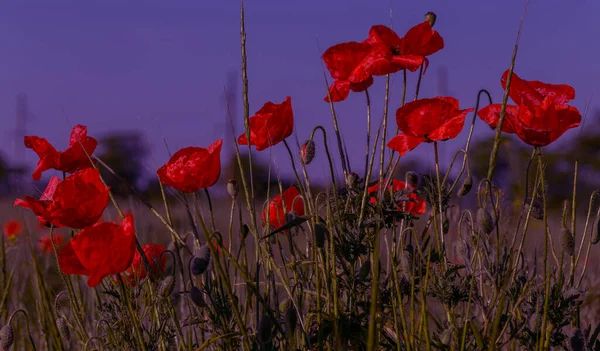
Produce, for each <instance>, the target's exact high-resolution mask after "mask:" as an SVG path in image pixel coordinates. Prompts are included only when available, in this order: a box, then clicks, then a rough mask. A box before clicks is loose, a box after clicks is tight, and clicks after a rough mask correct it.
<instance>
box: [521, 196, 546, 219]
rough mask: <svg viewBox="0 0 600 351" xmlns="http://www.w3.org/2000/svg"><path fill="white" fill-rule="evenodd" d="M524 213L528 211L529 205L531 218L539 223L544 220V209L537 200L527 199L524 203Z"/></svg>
mask: <svg viewBox="0 0 600 351" xmlns="http://www.w3.org/2000/svg"><path fill="white" fill-rule="evenodd" d="M525 205H526V206H525V211H529V206H530V205H531V217H533V218H534V219H537V220H538V221H541V220H542V219H544V209H543V207H542V203H541V202H540V201H539V200H538V199H533V201H531V199H527V201H526V202H525Z"/></svg>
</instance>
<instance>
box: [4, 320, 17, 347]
mask: <svg viewBox="0 0 600 351" xmlns="http://www.w3.org/2000/svg"><path fill="white" fill-rule="evenodd" d="M14 342H15V331H14V330H13V328H12V327H11V326H10V325H8V324H7V325H5V326H3V327H2V329H0V350H2V351H5V350H8V349H9V348H10V347H11V346H12V344H13V343H14Z"/></svg>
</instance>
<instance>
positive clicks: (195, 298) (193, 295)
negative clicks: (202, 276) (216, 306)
mask: <svg viewBox="0 0 600 351" xmlns="http://www.w3.org/2000/svg"><path fill="white" fill-rule="evenodd" d="M190 299H191V300H192V302H193V303H194V305H196V306H198V307H204V306H206V303H204V298H202V291H201V290H200V288H198V287H197V286H195V285H192V287H191V288H190Z"/></svg>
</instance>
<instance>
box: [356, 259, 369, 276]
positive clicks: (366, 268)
mask: <svg viewBox="0 0 600 351" xmlns="http://www.w3.org/2000/svg"><path fill="white" fill-rule="evenodd" d="M369 273H371V260H369V259H367V260H366V261H365V263H363V265H362V267H360V271H359V272H358V279H359V280H363V281H364V280H367V277H368V276H369Z"/></svg>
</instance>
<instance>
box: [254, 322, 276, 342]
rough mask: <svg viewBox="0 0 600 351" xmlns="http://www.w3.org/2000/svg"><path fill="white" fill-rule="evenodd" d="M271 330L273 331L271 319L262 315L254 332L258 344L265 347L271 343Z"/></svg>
mask: <svg viewBox="0 0 600 351" xmlns="http://www.w3.org/2000/svg"><path fill="white" fill-rule="evenodd" d="M271 329H273V322H272V321H271V317H269V316H267V315H264V316H262V317H261V319H260V321H259V322H258V330H257V331H256V338H257V339H258V342H260V343H261V344H263V345H265V344H268V343H269V342H270V341H271Z"/></svg>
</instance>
